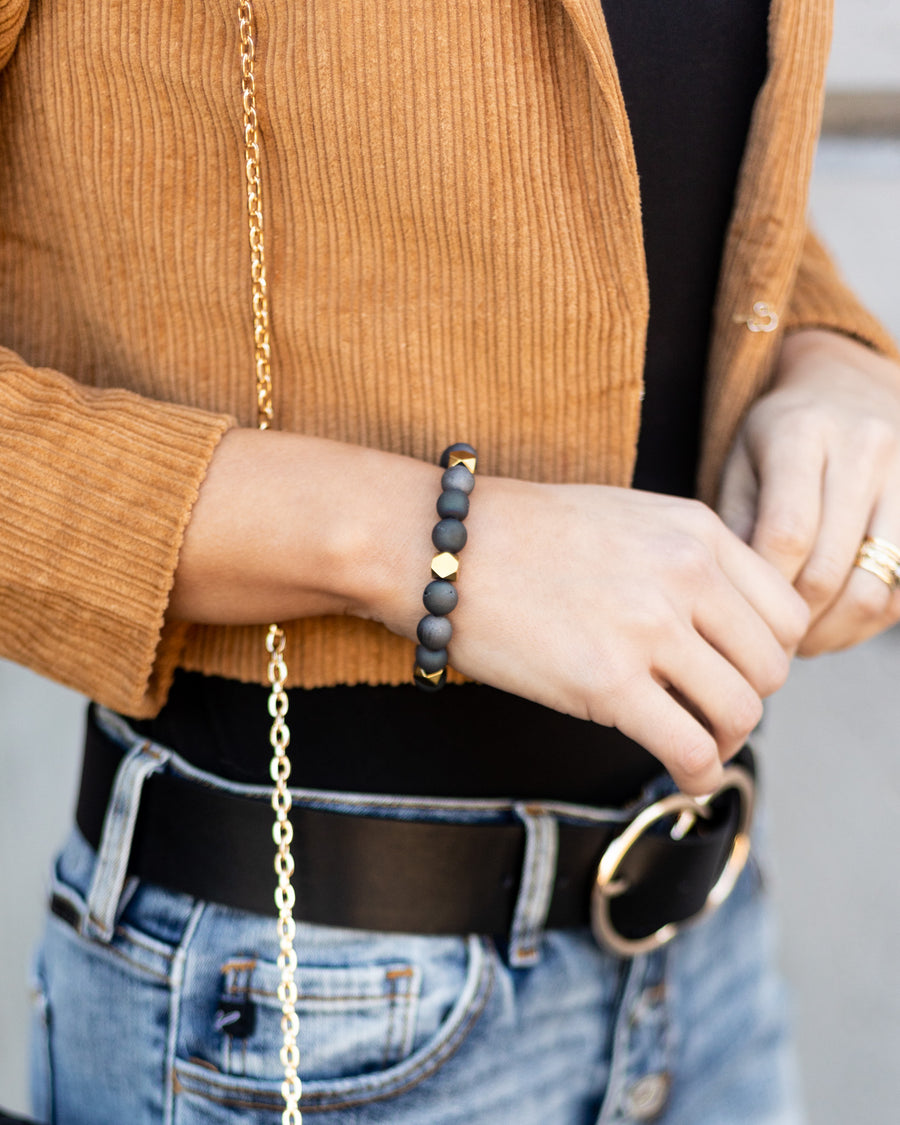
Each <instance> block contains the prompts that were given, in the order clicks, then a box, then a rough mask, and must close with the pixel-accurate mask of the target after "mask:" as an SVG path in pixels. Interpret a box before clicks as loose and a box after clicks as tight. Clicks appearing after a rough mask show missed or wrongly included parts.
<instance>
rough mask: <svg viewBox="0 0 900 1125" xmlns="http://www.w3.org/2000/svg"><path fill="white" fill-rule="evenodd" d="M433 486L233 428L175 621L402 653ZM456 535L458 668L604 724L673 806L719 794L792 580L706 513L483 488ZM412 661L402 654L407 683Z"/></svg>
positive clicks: (746, 725)
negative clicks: (337, 635) (364, 626)
mask: <svg viewBox="0 0 900 1125" xmlns="http://www.w3.org/2000/svg"><path fill="white" fill-rule="evenodd" d="M440 475H441V471H440V469H439V468H437V467H436V466H434V465H427V464H424V463H423V462H420V461H414V460H411V459H410V458H407V457H399V456H396V455H394V454H389V453H382V452H379V451H377V450H370V449H362V448H360V447H357V446H349V445H341V444H339V443H336V442H328V441H322V440H319V439H316V438H309V437H304V436H302V435H299V434H287V433H275V432H268V433H260V432H258V431H255V430H235V431H232V432H231V433H229V434H227V435H226V436H225V438H223V440H222V442H221V444H220V446H219V448H218V450H217V451H216V454H215V456H214V457H213V460H212V463H211V465H210V470H209V474H208V476H207V479H206V481H205V482H204V485H203V487H202V489H201V491H200V496H199V499H198V501H197V504H196V505H195V508H194V511H193V513H192V516H191V520H190V523H189V525H188V527H187V530H186V534H185V539H184V544H183V547H182V550H181V556H180V559H179V564H178V569H177V572H176V575H175V587H174V589H173V592H172V600H171V604H170V614H171V615H172V616H173V617H174V616H178V617H181V618H183V619H185V620H188V621H203V622H210V623H216V624H241V623H255V622H259V623H264V622H268V621H271V620H278V621H285V620H290V619H291V618H295V617H302V616H311V615H318V614H334V613H347V614H352V615H355V616H359V617H365V618H370V619H374V620H377V621H380V622H382V623H383V624H385V625H386V626H387V627H388V628H390V629H392V630H393V631H394V632H396V633H398V634H400V635H401V636H404V637H406V638H408V639H409V640H410V641H412V639H413V638H414V636H415V631H416V625H417V623H418V621H419V618H420V617H421V616H422V613H423V608H422V601H421V597H422V590H423V588H424V585H425V582H426V581H427V578H428V573H429V561H430V559H431V556H432V555H433V553H434V550H433V548H432V546H431V542H430V536H431V529H432V527H433V525H434V522H435V509H434V504H435V501H436V499H437V496H438V494H439V491H440ZM466 526H467V529H468V532H469V540H468V544H467V546H466V548H465V551H464V552H463V556H462V559H461V564H462V565H461V573H460V578H459V583H458V585H459V594H460V601H459V606H458V607H457V609H456V610H454V612H453V617H452V619H451V620H452V624H453V639H452V641H451V643H450V661H451V663H452V665H453V667H454V668H457V669H458V670H459V671H461V672H463V673H464V674H466V675H469V676H471V677H473V678H474V679H476V680H480V681H482V682H484V683H487V684H491V685H493V686H495V687H499V688H502V689H503V690H505V691H509V692H513V693H514V694H517V695H521V696H524V697H525V698H527V699H532V700H535V701H536V702H538V703H542V704H544V705H545V706H548V707H552V708H554V709H556V710H558V711H564V712H567V713H568V714H571V715H575V716H578V717H580V718H584V719H590V720H593V721H594V722H597V723H602V724H604V725H607V726H616V727H618V728H619V729H620V730H622V731H623V732H624V733H625V734H627V735H629V736H630V737H631V738H633V739H635V740H636V741H637V742H639V743H641V744H642V745H643V746H645V747H646V748H647V749H648V750H649V751H650V752H651V753H652V754H655V755H656V757H657V758H659V759H660V761H661V762H662V763H663V764H664V765H665V766H666V767H667V768H668V770H669V771H670V772H671V774H672V776H673V777H674V778H675V780H676V781H677V782H678V784H679V785H681V787H682V788H683V789H685V790H686V791H687V792H690V793H705V792H709V791H711V790H713V789H715V788H716V786H717V785H718V783H719V781H720V779H721V773H722V765H721V763H722V762H723V761H725V760H726V759H727V758H729V757H730V756H731V755H732V754H734V753H735V752H736V751H737V750H738V749H739V748H740V746H741V745H742V743H743V742H744V740H745V739H746V737H747V735H748V734H749V733H750V732H751V731H752V729H753V727H754V726H755V725H756V723H757V722H758V720H759V717H760V714H761V710H762V704H761V699H762V697H763V696H765V695H768V694H769V693H771V692H773V691H775V690H776V689H777V688H778V687H780V686H781V684H782V683H783V681H784V679H785V677H786V676H787V671H788V663H789V656H788V654H789V653H791V652H792V651H793V649H794V647H795V646H796V644H797V642H798V641H799V640H800V638H801V637H802V636H803V634H804V632H805V630H806V624H807V612H806V607H805V605H804V603H803V600H802V599H801V598H800V597H799V596H798V595H797V594H796V593H795V592H794V590H792V589H791V586H790V583H788V582H786V581H785V580H784V578H782V577H781V575H779V574H778V572H777V571H776V570H775V568H774V567H772V566H771V565H770V564H769V563H768V562H766V561H765V560H764V559H762V558H760V556H759V555H758V554H757V553H755V552H754V551H752V550H751V549H750V548H749V547H748V546H747V545H746V544H745V543H742V542H741V541H740V539H739V538H738V537H737V536H736V535H734V534H733V533H732V532H731V531H729V530H728V529H727V528H726V527H725V525H724V524H723V523H722V521H721V520H720V519H719V518H718V516H716V515H715V514H714V513H713V512H712V511H710V509H709V508H706V507H704V506H703V505H701V504H699V503H697V502H695V501H687V500H680V499H676V498H672V497H664V496H656V495H653V494H651V493H645V492H635V491H632V490H629V489H623V488H611V487H605V486H600V485H549V484H534V483H529V482H526V481H517V480H506V479H501V478H491V477H486V476H480V475H479V478H478V482H477V485H476V489H475V493H474V496H473V498H472V508H471V512H470V514H469V516H468V518H467V520H466ZM412 657H413V646H412V643H411V644H410V669H411V666H412ZM547 749H548V769H552V768H553V767H552V755H553V749H554V748H553V747H548V748H547Z"/></svg>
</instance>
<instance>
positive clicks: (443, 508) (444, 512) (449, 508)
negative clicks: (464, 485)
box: [437, 488, 469, 520]
mask: <svg viewBox="0 0 900 1125" xmlns="http://www.w3.org/2000/svg"><path fill="white" fill-rule="evenodd" d="M437 513H438V515H439V516H440V517H441V519H454V520H464V519H465V518H466V516H467V515H468V514H469V498H468V496H466V494H465V493H464V492H460V490H459V489H458V488H451V489H450V491H449V492H442V493H441V494H440V496H439V497H438V502H437Z"/></svg>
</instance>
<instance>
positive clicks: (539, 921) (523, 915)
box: [509, 804, 559, 969]
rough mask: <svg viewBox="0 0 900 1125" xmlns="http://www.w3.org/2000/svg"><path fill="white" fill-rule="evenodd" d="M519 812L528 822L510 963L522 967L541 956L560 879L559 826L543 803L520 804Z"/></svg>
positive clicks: (521, 818) (516, 809)
mask: <svg viewBox="0 0 900 1125" xmlns="http://www.w3.org/2000/svg"><path fill="white" fill-rule="evenodd" d="M515 813H516V816H517V817H518V818H519V819H520V820H521V821H522V823H523V825H524V826H525V858H524V860H523V862H522V879H521V881H520V883H519V895H518V898H517V899H516V906H515V911H514V913H513V920H512V930H511V931H510V935H509V963H510V965H511V966H512V967H513V968H515V969H522V968H527V967H529V966H530V965H536V964H537V963H538V961H539V960H540V958H541V938H542V935H543V930H544V926H545V925H546V922H547V913H548V911H549V909H550V899H551V897H552V895H553V885H554V883H555V881H556V860H557V855H558V852H559V829H558V825H557V822H556V817H554V816H551V815H550V814H549V813H548V812H547V810H546V809H544V808H542V807H541V806H540V805H532V804H517V805H516V806H515Z"/></svg>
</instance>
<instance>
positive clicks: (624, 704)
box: [615, 677, 722, 796]
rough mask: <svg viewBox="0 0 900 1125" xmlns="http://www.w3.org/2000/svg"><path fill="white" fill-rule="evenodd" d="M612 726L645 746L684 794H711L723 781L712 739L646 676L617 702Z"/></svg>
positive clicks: (679, 705) (695, 720) (684, 710)
mask: <svg viewBox="0 0 900 1125" xmlns="http://www.w3.org/2000/svg"><path fill="white" fill-rule="evenodd" d="M619 716H620V717H618V718H617V719H616V723H615V725H616V726H617V727H618V728H619V730H620V731H622V733H623V734H626V735H627V736H628V737H629V738H632V739H634V741H635V742H637V743H639V744H640V745H641V746H643V747H645V748H646V749H647V750H649V751H650V753H651V754H653V755H654V756H655V757H656V758H658V759H659V760H660V761H661V762H662V764H663V765H664V766H665V767H666V769H667V770H668V771H669V773H670V774H671V775H672V778H673V780H674V781H675V784H676V785H677V786H678V787H679V789H681V790H683V791H684V792H685V793H690V794H693V795H694V796H700V795H701V794H703V793H711V792H712V791H713V790H714V789H717V788H718V787H719V785H720V784H721V782H722V763H721V761H720V759H719V748H718V745H717V743H716V740H715V738H714V737H713V736H712V734H710V732H709V731H708V730H707V729H706V728H705V727H704V726H703V724H702V723H700V722H699V721H698V720H697V719H696V718H695V717H694V716H693V715H692V714H691V713H690V712H689V711H688V710H687V709H686V708H685V707H683V706H682V705H681V704H680V703H679V702H677V701H676V700H675V699H674V698H673V697H672V696H671V695H670V694H669V693H668V692H667V691H666V689H665V687H663V686H662V685H661V684H659V683H657V682H656V681H654V680H653V679H652V678H650V677H647V678H646V679H642V680H641V681H640V682H639V683H636V684H634V685H633V686H632V687H631V689H630V690H629V691H628V692H627V693H625V694H624V695H623V697H622V698H621V700H620V708H619Z"/></svg>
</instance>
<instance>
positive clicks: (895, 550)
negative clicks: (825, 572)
mask: <svg viewBox="0 0 900 1125" xmlns="http://www.w3.org/2000/svg"><path fill="white" fill-rule="evenodd" d="M854 566H858V567H859V568H860V570H867V571H868V572H869V573H870V574H874V575H875V577H876V578H880V579H881V581H882V582H884V584H885V585H886V586H888V587H890V589H891V590H894V589H896V588H897V586H900V547H897V546H896V545H895V544H893V543H889V542H888V541H887V539H878V538H876V537H875V536H874V535H867V536H866V538H865V539H863V541H862V543H860V545H859V550H858V551H857V552H856V562H855V563H854Z"/></svg>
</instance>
